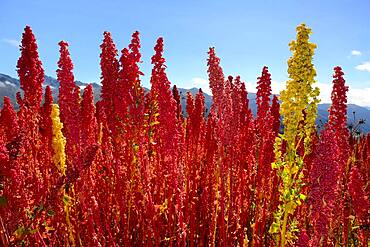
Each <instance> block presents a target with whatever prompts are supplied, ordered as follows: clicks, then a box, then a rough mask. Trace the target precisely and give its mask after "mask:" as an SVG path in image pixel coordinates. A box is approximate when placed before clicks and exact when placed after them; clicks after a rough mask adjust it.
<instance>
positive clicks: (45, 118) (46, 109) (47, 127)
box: [41, 86, 53, 148]
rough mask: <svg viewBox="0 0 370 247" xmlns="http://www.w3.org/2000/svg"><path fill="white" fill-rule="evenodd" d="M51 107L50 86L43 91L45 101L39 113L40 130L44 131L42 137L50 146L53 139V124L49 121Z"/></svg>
mask: <svg viewBox="0 0 370 247" xmlns="http://www.w3.org/2000/svg"><path fill="white" fill-rule="evenodd" d="M52 105H53V95H52V92H51V88H50V86H47V87H46V89H45V100H44V104H43V106H42V109H41V112H42V125H43V126H42V128H43V129H44V133H43V136H44V137H45V138H46V140H47V141H48V142H49V144H50V148H51V143H52V137H53V129H52V126H53V122H52V120H51V110H52Z"/></svg>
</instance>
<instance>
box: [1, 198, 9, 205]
mask: <svg viewBox="0 0 370 247" xmlns="http://www.w3.org/2000/svg"><path fill="white" fill-rule="evenodd" d="M7 204H8V199H6V197H5V196H0V206H1V207H5V206H6V205H7Z"/></svg>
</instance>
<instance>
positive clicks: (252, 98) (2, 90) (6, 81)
mask: <svg viewBox="0 0 370 247" xmlns="http://www.w3.org/2000/svg"><path fill="white" fill-rule="evenodd" d="M47 85H49V86H50V87H51V89H52V91H53V97H54V99H57V98H58V91H59V82H58V80H57V79H55V78H53V77H50V76H45V81H44V84H43V86H47ZM76 85H77V86H79V87H80V88H81V91H83V89H84V88H85V87H86V86H87V85H88V84H86V83H83V82H81V81H76ZM92 85H93V88H94V95H95V100H98V99H99V97H100V92H101V85H99V84H97V83H92ZM145 90H146V91H149V89H147V88H145ZM178 90H179V93H180V97H181V105H182V108H183V111H185V110H186V94H187V92H188V91H189V92H190V93H191V94H192V95H193V96H195V95H196V94H197V93H198V90H199V89H198V88H191V89H184V88H178ZM17 92H22V90H21V88H20V84H19V80H18V79H15V78H13V77H11V76H8V75H6V74H1V73H0V107H2V105H3V98H4V96H8V97H9V98H10V100H11V101H12V103H13V104H15V105H16V93H17ZM204 98H205V100H204V101H205V102H204V104H205V107H206V109H207V110H209V109H210V107H211V105H212V96H210V95H208V94H206V93H204ZM248 99H249V107H250V108H251V110H252V112H253V114H254V115H255V114H256V112H257V104H256V94H255V93H248ZM329 107H330V104H319V106H318V118H317V124H318V125H319V126H323V125H324V123H326V122H327V119H328V116H329V112H328V108H329ZM347 116H348V125H351V124H352V125H353V124H354V121H356V122H357V121H359V120H364V122H365V123H364V124H362V125H361V129H360V130H361V131H363V132H366V133H367V132H370V107H361V106H358V105H354V104H348V109H347Z"/></svg>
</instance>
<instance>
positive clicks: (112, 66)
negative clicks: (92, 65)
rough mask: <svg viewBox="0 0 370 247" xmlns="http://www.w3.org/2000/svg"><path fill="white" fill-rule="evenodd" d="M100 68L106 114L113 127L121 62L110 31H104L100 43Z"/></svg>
mask: <svg viewBox="0 0 370 247" xmlns="http://www.w3.org/2000/svg"><path fill="white" fill-rule="evenodd" d="M100 48H101V54H100V68H101V83H102V84H103V86H102V90H101V98H102V102H103V103H102V104H103V107H104V111H105V115H106V117H107V119H108V123H110V126H109V128H113V126H112V124H113V123H114V121H113V120H114V116H113V113H114V99H115V93H114V92H115V90H116V87H117V79H118V70H119V63H118V60H117V49H116V45H115V44H114V42H113V39H112V36H111V34H110V33H109V32H104V39H103V43H102V44H101V45H100Z"/></svg>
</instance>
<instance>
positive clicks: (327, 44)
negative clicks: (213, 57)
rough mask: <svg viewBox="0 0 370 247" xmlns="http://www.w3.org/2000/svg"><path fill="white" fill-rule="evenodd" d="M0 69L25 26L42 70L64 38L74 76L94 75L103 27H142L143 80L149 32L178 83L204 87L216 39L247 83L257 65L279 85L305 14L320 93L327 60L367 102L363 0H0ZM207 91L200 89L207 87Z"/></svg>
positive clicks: (369, 21) (368, 32) (229, 70)
mask: <svg viewBox="0 0 370 247" xmlns="http://www.w3.org/2000/svg"><path fill="white" fill-rule="evenodd" d="M0 9H1V14H0V73H6V74H10V75H11V76H16V71H15V66H16V62H17V59H18V57H19V49H18V47H17V46H18V42H19V40H20V37H21V34H22V32H23V28H24V26H25V25H30V26H31V27H32V29H33V31H34V33H35V35H36V38H37V40H38V44H39V54H40V57H41V60H42V62H43V65H44V68H45V71H46V73H47V74H48V75H50V76H54V77H55V70H56V69H57V65H56V63H57V60H58V56H59V52H58V45H57V44H58V42H59V41H60V40H66V41H67V42H69V44H70V52H71V55H72V59H73V62H74V65H75V70H74V73H75V77H76V79H78V80H81V81H83V82H98V81H99V77H100V69H99V54H100V50H99V45H100V43H101V41H102V34H103V31H110V32H111V33H112V36H113V38H114V40H115V42H116V45H117V48H118V49H119V50H121V49H122V48H123V47H125V46H127V45H128V43H129V41H130V38H131V33H132V32H134V31H135V30H138V31H139V32H140V33H141V41H142V50H141V52H142V54H143V59H142V60H143V63H142V65H141V69H142V71H143V72H144V74H145V76H144V77H143V78H142V80H143V84H144V86H149V83H148V82H149V76H150V70H151V65H150V57H151V56H152V54H153V47H154V44H155V40H156V38H157V37H159V36H163V37H164V41H165V57H166V60H167V66H168V69H167V72H168V77H169V79H170V81H171V82H172V83H173V84H177V85H178V86H180V87H185V88H191V87H203V88H204V87H207V85H206V83H207V82H206V79H207V69H206V59H207V51H208V47H210V46H215V47H216V52H217V54H218V56H219V57H220V58H221V63H222V66H223V69H224V72H225V74H226V75H229V74H231V75H240V76H241V77H242V80H243V81H245V82H246V83H247V89H249V91H252V92H253V91H255V81H256V78H257V77H258V76H259V74H260V73H261V70H262V67H263V66H264V65H266V66H268V67H269V70H270V72H271V74H272V80H273V85H272V86H273V90H274V92H275V93H278V92H279V90H281V89H282V88H283V87H284V82H285V80H286V79H287V72H286V71H287V64H286V61H287V59H288V58H289V56H290V51H289V47H288V43H289V41H291V40H292V39H294V38H295V28H296V26H297V25H298V24H300V23H302V22H304V23H306V24H307V25H308V26H309V27H311V28H312V30H313V34H312V36H311V40H312V41H313V42H314V43H316V44H317V46H318V48H317V49H316V54H315V57H314V64H315V66H316V69H317V74H318V76H317V81H318V86H319V87H320V88H321V89H322V96H321V98H322V100H323V102H328V101H329V99H330V88H331V80H332V77H331V76H332V73H333V67H334V66H336V65H340V66H342V67H343V69H344V72H345V78H346V81H347V83H348V85H350V93H349V101H350V102H352V103H357V104H360V105H367V106H370V96H369V95H370V62H369V61H370V18H369V9H370V1H367V0H362V1H353V0H326V1H323V0H313V1H303V0H295V1H293V0H291V1H282V0H280V1H276V0H259V1H247V0H244V1H242V0H240V1H231V0H230V1H219V0H212V1H208V0H207V1H205V0H198V1H175V0H172V1H171V0H166V1H164V0H156V1H154V0H152V1H147V0H137V1H123V0H105V1H103V0H80V1H78V0H74V1H72V0H64V1H50V0H24V1H19V0H0ZM206 91H207V89H206Z"/></svg>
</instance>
